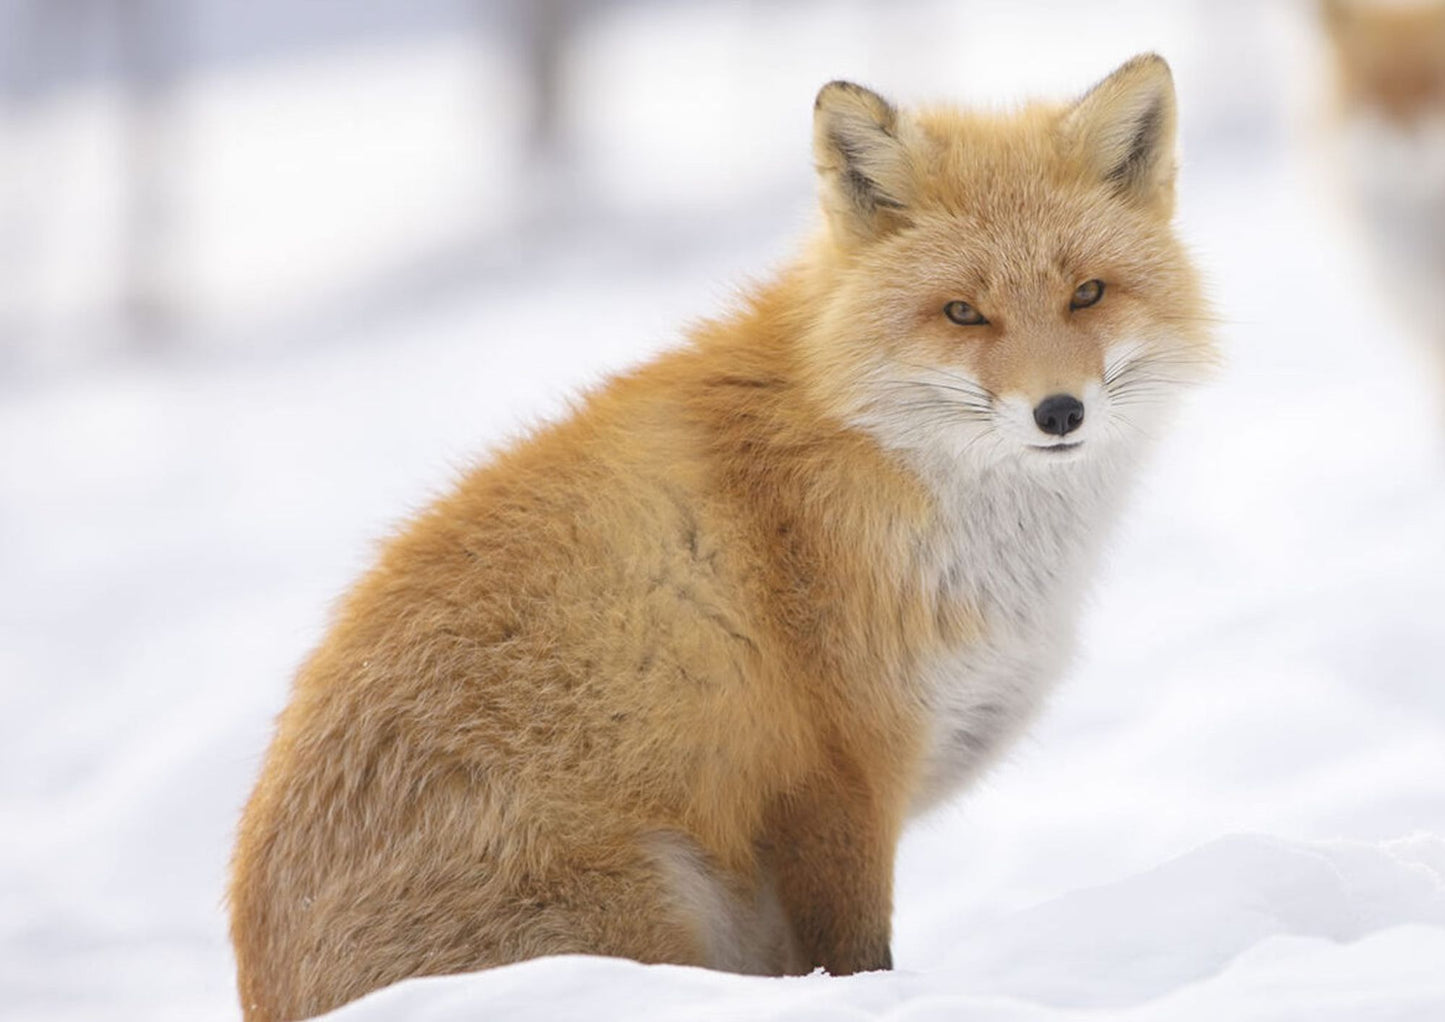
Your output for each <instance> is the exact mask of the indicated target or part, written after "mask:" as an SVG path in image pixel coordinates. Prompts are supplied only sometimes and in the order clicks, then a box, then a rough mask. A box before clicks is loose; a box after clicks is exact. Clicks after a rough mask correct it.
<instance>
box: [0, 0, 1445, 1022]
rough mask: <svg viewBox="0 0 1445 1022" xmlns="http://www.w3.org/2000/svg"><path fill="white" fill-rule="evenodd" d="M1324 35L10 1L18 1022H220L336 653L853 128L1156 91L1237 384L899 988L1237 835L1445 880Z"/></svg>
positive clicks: (1154, 515)
mask: <svg viewBox="0 0 1445 1022" xmlns="http://www.w3.org/2000/svg"><path fill="white" fill-rule="evenodd" d="M1317 6H1318V5H1317V4H1315V3H1313V2H1305V0H1300V2H1293V0H1269V2H1256V0H1100V2H1096V3H1093V4H1089V5H1084V6H1081V5H1079V4H1076V3H1062V2H1053V0H1030V2H1005V0H952V2H937V0H891V2H885V0H871V2H870V0H837V2H826V3H825V2H818V0H776V2H766V3H765V2H761V0H751V2H747V0H731V2H724V0H696V2H663V0H531V2H528V0H0V581H3V585H0V834H3V839H0V1017H7V1018H15V1019H21V1018H24V1019H38V1018H46V1019H77V1020H79V1019H93V1018H99V1017H107V1018H127V1019H128V1018H135V1019H147V1020H158V1019H187V1020H196V1019H210V1018H217V1019H225V1018H234V1017H236V1014H237V1013H236V1010H235V1007H234V1005H233V995H232V992H231V965H230V961H229V957H228V956H229V950H228V948H227V944H226V940H225V934H224V913H223V910H222V907H221V900H220V899H221V892H222V888H223V874H224V865H225V858H226V856H227V854H228V852H229V843H230V835H231V829H232V827H233V826H234V821H235V818H236V815H237V812H238V809H239V806H240V803H241V801H242V799H243V798H244V797H245V795H246V793H247V791H248V788H249V785H250V783H251V780H252V779H253V778H254V776H255V771H256V769H257V767H258V764H259V760H260V756H261V753H262V751H263V750H264V747H265V743H266V740H267V737H268V735H269V728H270V720H271V718H272V716H273V715H274V714H275V713H276V712H278V711H279V709H280V708H281V705H282V704H283V702H284V698H285V692H286V687H287V685H288V682H289V677H290V674H291V673H292V671H293V670H294V668H295V665H296V664H297V663H298V662H299V660H300V659H301V657H302V656H303V655H304V654H305V652H306V650H307V649H308V648H309V647H310V646H311V645H312V644H313V643H314V642H315V641H316V640H317V638H318V637H319V634H320V631H321V629H322V628H323V626H324V623H325V615H326V609H327V607H328V605H329V603H330V601H331V600H332V599H333V598H334V597H335V596H336V595H337V594H338V593H339V592H340V591H341V590H342V588H343V587H344V586H345V585H346V583H347V582H348V581H349V580H350V579H351V578H352V577H354V575H355V574H356V573H357V572H358V571H359V570H361V569H362V568H363V567H364V566H365V565H366V564H367V562H368V561H369V559H370V557H371V552H372V549H373V543H374V542H375V541H376V540H377V539H379V538H381V537H384V536H385V535H386V533H387V530H388V529H389V528H391V527H392V526H393V525H394V524H395V523H396V522H397V521H398V520H400V519H401V518H402V517H404V516H405V515H406V514H407V513H408V512H410V511H411V510H414V509H415V508H417V507H419V506H420V505H422V504H423V503H424V502H425V501H426V500H427V499H428V498H429V497H430V496H431V495H432V494H435V493H436V492H438V491H439V490H440V489H441V488H442V487H444V486H446V485H447V483H448V481H449V480H450V479H452V478H453V477H454V475H455V473H456V472H457V471H458V469H460V468H461V467H464V466H465V465H467V464H469V463H470V462H471V461H472V460H474V459H475V458H477V457H478V456H480V455H482V454H484V453H485V451H486V450H487V449H488V447H490V446H492V445H495V444H496V443H499V442H501V441H503V440H505V439H506V438H507V437H509V436H513V435H515V434H516V433H517V432H519V431H520V430H521V429H523V428H525V427H526V425H527V424H528V423H531V422H535V421H537V420H538V419H540V418H543V417H546V416H549V415H555V414H558V413H560V412H561V411H562V410H563V409H564V408H565V402H566V400H567V398H568V397H569V395H575V394H576V393H577V392H578V390H579V389H580V388H582V387H584V386H585V385H586V384H588V383H589V382H593V381H595V380H597V379H599V378H600V377H601V375H602V374H604V373H606V372H610V371H615V370H617V369H619V368H623V367H625V366H626V365H628V364H630V363H633V362H636V361H637V360H639V359H642V358H645V357H646V356H647V355H648V354H649V353H651V352H653V351H656V350H658V349H659V348H662V347H665V346H667V345H669V344H675V343H677V342H678V341H679V339H680V337H681V328H682V326H683V325H685V324H686V322H687V321H689V320H690V319H695V318H698V317H701V316H704V315H708V314H711V313H714V312H716V311H718V310H720V309H721V308H722V307H724V306H725V304H726V303H727V302H728V301H729V300H730V298H731V296H732V295H733V294H734V293H735V290H736V288H737V287H739V286H741V285H745V284H746V282H747V280H748V279H750V278H757V277H759V276H763V275H765V274H766V273H768V272H769V270H770V269H771V268H773V267H776V266H778V265H780V264H781V263H782V262H783V261H784V260H786V259H787V258H788V256H789V255H790V253H791V252H792V251H793V250H794V248H795V246H796V245H797V243H798V240H799V238H800V237H801V235H802V234H803V233H804V232H806V231H807V230H809V229H810V226H811V225H812V224H813V223H814V222H815V221H814V216H813V205H812V203H813V200H812V177H811V166H810V162H811V161H810V155H809V140H810V124H811V107H812V100H813V96H814V93H815V92H816V90H817V88H818V87H819V85H821V84H822V83H823V82H825V81H827V80H830V79H832V78H838V77H845V78H851V79H854V80H858V81H861V82H864V83H866V84H869V85H871V86H873V87H875V88H877V89H879V90H880V91H882V92H883V93H884V94H885V95H888V96H890V97H891V98H893V99H895V100H897V101H899V102H902V103H911V102H918V101H932V100H946V101H958V102H966V103H1009V102H1014V101H1017V100H1018V99H1021V98H1023V97H1027V96H1043V97H1052V98H1063V97H1067V96H1071V95H1075V94H1078V93H1080V92H1081V91H1082V90H1084V89H1085V88H1086V87H1087V86H1088V85H1089V84H1091V83H1092V82H1093V81H1095V80H1097V79H1098V78H1100V77H1102V76H1103V75H1104V74H1106V73H1107V72H1108V71H1110V70H1111V69H1112V68H1113V67H1115V66H1116V65H1117V64H1119V63H1121V62H1122V61H1123V60H1125V59H1127V58H1128V57H1130V56H1132V55H1133V54H1135V53H1137V52H1139V51H1141V50H1146V49H1148V50H1157V51H1158V52H1160V53H1162V54H1164V55H1165V56H1166V57H1167V58H1168V59H1169V60H1170V62H1171V64H1172V66H1173V68H1174V71H1175V76H1176V80H1177V86H1178V90H1179V94H1180V101H1181V107H1182V116H1183V122H1182V132H1183V137H1182V152H1183V171H1182V178H1181V230H1182V231H1183V233H1184V235H1185V237H1186V239H1187V240H1188V241H1189V242H1190V244H1191V246H1192V247H1193V248H1194V250H1195V251H1196V252H1197V254H1198V256H1199V259H1200V262H1201V264H1202V267H1203V269H1204V271H1205V273H1206V276H1207V277H1208V279H1209V280H1210V283H1211V292H1212V294H1213V296H1214V298H1215V301H1216V303H1217V311H1218V312H1219V315H1220V317H1221V320H1222V324H1223V325H1222V328H1221V343H1222V345H1223V346H1224V348H1225V352H1226V357H1227V359H1228V365H1227V368H1226V370H1225V372H1224V374H1223V375H1222V378H1221V380H1220V381H1219V382H1218V383H1217V384H1215V385H1213V386H1212V387H1211V388H1210V389H1208V390H1207V391H1206V392H1205V393H1204V394H1203V395H1202V396H1201V397H1200V398H1199V399H1198V400H1197V401H1196V402H1195V404H1194V406H1193V407H1192V408H1191V410H1190V411H1189V412H1188V413H1186V415H1185V418H1184V422H1183V424H1182V427H1181V429H1180V430H1179V431H1178V433H1177V435H1176V436H1173V437H1171V438H1169V439H1168V441H1167V442H1166V444H1165V447H1164V449H1163V451H1162V452H1161V455H1160V457H1159V459H1158V464H1157V466H1156V467H1155V469H1154V471H1153V472H1152V474H1151V475H1150V477H1149V480H1148V481H1147V482H1146V484H1145V485H1144V486H1143V487H1142V492H1141V496H1140V499H1139V501H1138V507H1137V508H1136V510H1135V512H1134V514H1133V518H1132V520H1131V522H1130V523H1129V525H1128V527H1127V528H1126V529H1125V530H1123V532H1122V533H1121V536H1120V540H1119V542H1118V543H1117V544H1116V547H1117V549H1116V552H1115V554H1114V556H1113V557H1112V559H1111V561H1110V568H1109V571H1108V573H1107V575H1106V577H1105V578H1104V579H1102V580H1101V582H1100V585H1099V587H1098V589H1097V599H1096V604H1097V607H1096V610H1095V611H1094V612H1092V613H1091V617H1090V620H1089V624H1088V627H1087V630H1086V635H1085V643H1084V645H1085V649H1086V653H1085V655H1084V656H1083V658H1082V659H1081V663H1080V664H1079V666H1078V667H1077V668H1076V670H1075V672H1074V676H1073V677H1072V678H1071V679H1070V680H1069V681H1068V683H1067V684H1066V685H1065V687H1064V691H1062V692H1061V696H1060V702H1059V705H1058V706H1057V707H1056V708H1055V709H1054V710H1053V711H1052V712H1051V713H1050V715H1049V717H1048V718H1047V719H1046V720H1045V722H1044V723H1043V724H1042V725H1041V727H1040V728H1039V729H1038V732H1037V733H1036V735H1035V737H1034V739H1033V740H1032V741H1031V742H1030V744H1029V746H1028V748H1027V749H1025V750H1024V751H1022V752H1021V753H1020V754H1019V756H1018V757H1016V758H1015V760H1014V761H1013V762H1011V763H1010V764H1009V765H1008V766H1006V767H1005V768H1003V769H1002V770H1001V771H1000V772H999V775H997V777H996V778H995V779H993V780H991V781H990V782H989V783H988V785H986V787H985V789H984V790H983V791H982V792H980V793H978V794H977V795H975V796H972V797H970V798H969V799H968V800H967V802H966V804H965V805H964V806H963V807H961V808H958V809H956V810H951V811H950V813H951V815H949V814H945V818H942V819H940V820H936V821H932V822H930V823H928V824H926V825H924V826H923V827H921V828H920V830H919V832H918V833H917V834H915V835H914V836H913V837H911V838H910V844H909V846H908V847H907V849H905V856H904V861H903V865H902V867H901V871H900V909H899V945H900V963H901V964H902V965H904V966H905V967H908V968H917V969H929V968H934V967H937V966H938V964H939V962H940V961H943V960H944V959H943V958H940V957H939V956H940V955H943V956H944V957H945V958H947V960H949V961H965V960H966V961H969V962H973V963H974V967H975V973H974V974H973V975H972V978H971V980H970V982H975V983H977V982H982V980H981V979H980V978H979V977H980V976H981V975H983V973H984V972H986V971H987V970H984V969H983V966H981V965H978V961H979V959H977V957H976V956H975V957H974V958H969V956H968V954H967V953H966V949H965V950H959V946H958V945H957V938H955V937H954V936H953V935H954V934H956V933H958V932H960V931H962V930H964V929H967V925H966V924H967V923H968V921H969V920H974V921H978V920H985V919H995V918H998V916H999V914H1000V913H1006V912H1009V911H1013V910H1015V909H1019V908H1020V907H1022V906H1027V905H1030V904H1035V903H1037V902H1039V901H1041V900H1044V899H1047V898H1049V897H1053V896H1056V895H1059V894H1062V893H1065V892H1068V891H1070V890H1073V889H1075V888H1077V887H1079V886H1084V885H1091V884H1101V883H1105V882H1108V881H1111V880H1115V879H1118V878H1119V877H1123V876H1127V875H1129V874H1130V873H1131V871H1137V870H1141V869H1145V868H1148V867H1151V866H1153V865H1155V864H1157V863H1158V862H1160V861H1164V860H1166V859H1168V858H1169V857H1170V856H1175V855H1179V854H1183V853H1184V852H1186V851H1188V850H1189V849H1191V848H1195V847H1197V846H1199V845H1201V844H1202V843H1205V842H1208V841H1210V840H1214V839H1217V838H1218V837H1219V836H1220V835H1223V834H1228V833H1235V832H1239V831H1246V832H1261V833H1267V834H1272V835H1277V836H1280V837H1281V838H1288V839H1291V840H1301V841H1313V840H1333V839H1338V838H1345V839H1350V840H1359V841H1371V842H1378V841H1391V840H1397V839H1402V838H1404V837H1406V836H1410V835H1420V834H1425V835H1427V836H1429V835H1433V836H1434V837H1435V838H1439V836H1440V835H1445V796H1442V792H1441V789H1440V784H1439V779H1440V778H1441V777H1445V693H1442V688H1445V687H1442V686H1441V684H1440V682H1441V681H1442V680H1445V679H1442V677H1441V668H1440V667H1439V665H1440V664H1442V663H1445V635H1442V625H1441V620H1440V615H1441V608H1445V582H1442V580H1445V474H1442V464H1445V458H1442V450H1441V446H1442V444H1441V442H1442V439H1445V429H1442V428H1441V426H1440V422H1441V420H1440V418H1439V410H1438V408H1437V407H1436V404H1437V402H1438V389H1437V388H1436V387H1434V385H1433V383H1432V381H1431V380H1430V379H1429V370H1428V368H1427V366H1428V362H1427V361H1426V360H1423V359H1421V358H1419V357H1418V355H1417V353H1416V351H1415V349H1413V348H1412V346H1411V337H1412V336H1413V335H1414V334H1415V333H1417V332H1418V330H1417V329H1416V328H1415V327H1412V326H1410V325H1409V324H1408V323H1407V321H1406V319H1405V317H1402V316H1399V315H1397V312H1398V309H1396V308H1395V307H1394V304H1393V303H1392V301H1391V300H1390V299H1389V298H1387V297H1385V296H1386V294H1387V292H1386V291H1384V290H1382V289H1381V288H1380V287H1379V283H1380V281H1379V279H1378V276H1377V270H1376V269H1375V261H1374V260H1373V259H1372V257H1371V255H1370V252H1369V250H1368V249H1362V248H1360V247H1359V246H1358V245H1357V244H1356V240H1355V239H1357V238H1361V237H1365V234H1364V232H1362V231H1361V230H1359V225H1358V223H1357V221H1358V215H1357V213H1356V212H1355V210H1356V206H1357V204H1356V203H1354V202H1353V201H1352V197H1351V196H1352V193H1351V192H1350V187H1349V182H1348V180H1347V175H1346V174H1345V173H1344V167H1345V164H1344V162H1343V160H1342V158H1341V157H1340V155H1339V149H1338V141H1339V132H1338V130H1337V123H1338V122H1337V120H1336V119H1335V118H1336V116H1337V115H1336V114H1335V113H1333V112H1332V111H1333V110H1334V104H1333V101H1332V100H1331V88H1332V86H1331V80H1330V74H1329V50H1328V45H1327V34H1326V32H1325V29H1324V27H1323V25H1322V22H1321V17H1320V15H1319V11H1318V10H1317ZM1429 847H1431V848H1434V847H1435V846H1433V845H1431V846H1429ZM1422 854H1423V853H1422ZM1436 854H1440V855H1441V856H1442V858H1441V860H1440V861H1441V862H1442V863H1445V852H1442V853H1437V852H1434V851H1432V852H1430V855H1436ZM1432 861H1433V860H1432ZM1274 868H1276V867H1275V866H1270V867H1269V869H1274ZM1440 868H1442V869H1445V866H1441V867H1440ZM919 877H922V878H926V881H927V882H926V884H925V883H924V881H922V880H917V879H911V878H919ZM925 887H926V889H927V893H923V889H924V888H925ZM1256 896H1257V893H1256V895H1251V897H1256ZM1141 939H1143V938H1142V937H1141ZM949 956H951V957H949ZM979 970H983V971H982V972H981V971H979ZM1186 971H1187V970H1186ZM1196 978H1197V977H1196ZM999 982H1000V983H1004V981H1003V980H1000V981H999ZM1018 982H1020V983H1022V982H1023V981H1022V980H1019V981H1018ZM985 985H986V984H985ZM1004 985H1005V986H1007V983H1004ZM1025 985H1026V984H1025ZM1010 989H1011V988H1010ZM1135 993H1137V996H1138V997H1139V998H1143V997H1144V996H1146V995H1150V994H1152V993H1157V991H1154V990H1153V989H1152V988H1150V987H1149V985H1148V984H1147V983H1146V984H1144V985H1143V986H1142V987H1140V988H1139V990H1138V991H1136V992H1135ZM1041 996H1042V995H1041ZM1060 996H1064V995H1060ZM1121 996H1123V995H1121ZM1127 996H1134V994H1129V995H1127ZM1126 999H1127V997H1126ZM1045 1000H1047V998H1045Z"/></svg>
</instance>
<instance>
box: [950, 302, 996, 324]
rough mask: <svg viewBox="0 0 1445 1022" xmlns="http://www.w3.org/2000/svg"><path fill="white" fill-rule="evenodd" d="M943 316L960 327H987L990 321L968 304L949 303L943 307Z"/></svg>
mask: <svg viewBox="0 0 1445 1022" xmlns="http://www.w3.org/2000/svg"><path fill="white" fill-rule="evenodd" d="M943 314H944V315H945V316H947V317H948V318H949V319H951V320H953V322H955V323H957V324H958V325H959V326H985V325H987V323H988V320H986V319H984V318H983V313H981V312H979V311H978V310H977V309H975V308H974V307H973V306H972V305H969V304H968V303H967V302H949V303H948V304H947V305H945V306H944V307H943Z"/></svg>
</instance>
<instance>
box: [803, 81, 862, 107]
mask: <svg viewBox="0 0 1445 1022" xmlns="http://www.w3.org/2000/svg"><path fill="white" fill-rule="evenodd" d="M840 92H846V93H849V94H851V95H854V96H860V95H864V94H866V93H867V92H868V90H867V89H865V88H863V86H861V85H856V84H854V83H853V82H849V81H845V80H843V79H842V78H834V79H833V80H832V81H831V82H829V83H828V84H827V85H824V86H823V87H822V88H821V89H819V90H818V97H817V98H816V99H815V100H813V109H814V110H817V109H819V108H820V107H821V106H822V105H823V103H824V101H825V100H826V99H827V98H828V97H829V96H836V95H837V94H838V93H840Z"/></svg>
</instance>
